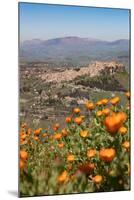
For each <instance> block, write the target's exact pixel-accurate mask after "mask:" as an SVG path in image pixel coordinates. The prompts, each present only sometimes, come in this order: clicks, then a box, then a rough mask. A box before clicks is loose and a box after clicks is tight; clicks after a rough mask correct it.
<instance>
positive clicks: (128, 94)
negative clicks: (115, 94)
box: [125, 91, 130, 99]
mask: <svg viewBox="0 0 134 200" xmlns="http://www.w3.org/2000/svg"><path fill="white" fill-rule="evenodd" d="M125 95H126V97H127V98H128V99H130V92H129V91H128V92H126V93H125Z"/></svg>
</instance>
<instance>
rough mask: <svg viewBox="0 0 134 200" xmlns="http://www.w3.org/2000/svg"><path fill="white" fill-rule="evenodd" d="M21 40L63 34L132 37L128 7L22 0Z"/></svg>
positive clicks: (93, 36)
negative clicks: (99, 6)
mask: <svg viewBox="0 0 134 200" xmlns="http://www.w3.org/2000/svg"><path fill="white" fill-rule="evenodd" d="M19 11H20V13H19V14H20V41H21V42H23V41H25V40H32V39H41V40H49V39H54V38H62V37H80V38H94V39H99V40H104V41H115V40H120V39H129V10H128V9H114V8H95V7H80V6H65V5H53V4H51V5H50V4H38V3H19Z"/></svg>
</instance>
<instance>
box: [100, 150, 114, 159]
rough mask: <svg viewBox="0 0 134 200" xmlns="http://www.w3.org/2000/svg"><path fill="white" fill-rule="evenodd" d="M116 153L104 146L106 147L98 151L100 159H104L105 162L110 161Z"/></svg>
mask: <svg viewBox="0 0 134 200" xmlns="http://www.w3.org/2000/svg"><path fill="white" fill-rule="evenodd" d="M115 155H116V151H115V149H113V148H106V149H101V150H100V152H99V156H100V159H101V160H103V161H105V162H111V161H112V160H113V159H114V158H115Z"/></svg>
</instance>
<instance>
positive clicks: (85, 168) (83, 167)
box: [78, 163, 95, 175]
mask: <svg viewBox="0 0 134 200" xmlns="http://www.w3.org/2000/svg"><path fill="white" fill-rule="evenodd" d="M94 169H95V164H94V163H84V164H80V165H79V166H78V170H79V171H81V172H82V173H84V174H86V175H89V174H90V173H91V172H92V171H93V170H94Z"/></svg>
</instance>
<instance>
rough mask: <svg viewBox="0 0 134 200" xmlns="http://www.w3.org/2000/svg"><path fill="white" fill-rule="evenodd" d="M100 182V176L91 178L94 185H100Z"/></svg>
mask: <svg viewBox="0 0 134 200" xmlns="http://www.w3.org/2000/svg"><path fill="white" fill-rule="evenodd" d="M102 180H103V178H102V176H101V175H96V176H94V177H93V181H94V183H96V184H99V183H101V182H102Z"/></svg>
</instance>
